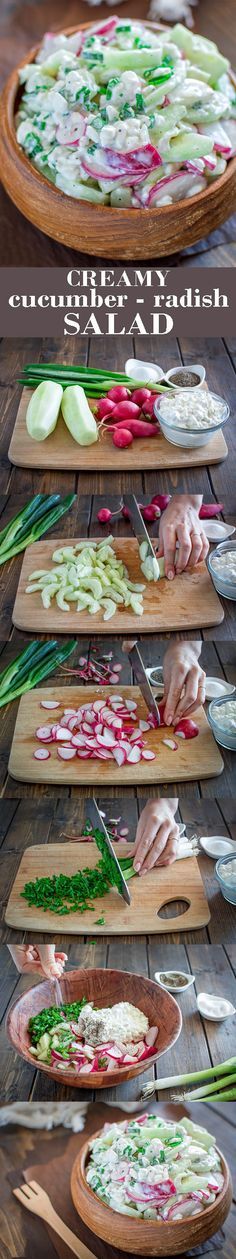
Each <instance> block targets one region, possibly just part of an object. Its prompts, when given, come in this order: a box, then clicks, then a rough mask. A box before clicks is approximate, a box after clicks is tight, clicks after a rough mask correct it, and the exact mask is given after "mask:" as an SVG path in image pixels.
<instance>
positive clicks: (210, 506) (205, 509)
mask: <svg viewBox="0 0 236 1259" xmlns="http://www.w3.org/2000/svg"><path fill="white" fill-rule="evenodd" d="M220 511H224V503H202V506H201V507H200V511H199V512H198V515H199V517H200V520H206V519H208V520H210V519H211V517H213V516H218V515H219V512H220Z"/></svg>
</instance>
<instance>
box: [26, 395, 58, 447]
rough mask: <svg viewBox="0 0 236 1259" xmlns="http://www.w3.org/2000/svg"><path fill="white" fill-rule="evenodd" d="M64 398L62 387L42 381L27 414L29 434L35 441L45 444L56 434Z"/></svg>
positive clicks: (31, 400)
mask: <svg viewBox="0 0 236 1259" xmlns="http://www.w3.org/2000/svg"><path fill="white" fill-rule="evenodd" d="M62 396H63V389H62V386H61V385H59V384H57V383H56V382H55V381H53V380H46V381H41V384H40V385H37V389H35V390H34V393H33V395H32V398H31V399H30V402H29V405H28V407H27V412H26V428H27V432H28V433H29V437H32V438H33V440H34V441H37V442H43V441H45V440H46V438H47V437H50V434H51V433H53V432H54V428H56V424H57V420H58V416H59V411H60V406H61V401H62ZM47 412H48V418H47V420H46V414H47Z"/></svg>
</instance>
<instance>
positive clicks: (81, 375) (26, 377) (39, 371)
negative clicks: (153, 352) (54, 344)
mask: <svg viewBox="0 0 236 1259" xmlns="http://www.w3.org/2000/svg"><path fill="white" fill-rule="evenodd" d="M52 379H53V380H55V381H56V382H57V383H59V384H60V385H61V386H62V388H63V389H66V387H67V385H72V384H74V385H76V384H77V385H82V388H83V389H84V391H85V393H86V394H88V395H89V397H94V398H100V397H101V395H102V394H103V393H108V391H109V389H111V386H112V385H125V386H126V388H127V389H130V390H133V389H139V388H140V387H141V385H144V386H145V385H146V387H148V389H150V391H151V392H154V393H167V392H169V391H170V386H169V385H168V384H165V385H160V384H159V381H153V380H152V381H149V380H148V379H147V381H144V382H141V381H140V380H135V379H132V377H129V376H126V375H125V373H124V372H109V371H106V369H105V368H104V369H102V368H92V367H84V366H77V365H76V364H75V365H73V366H68V365H66V364H65V365H64V364H59V363H29V364H28V366H27V367H25V368H24V369H23V375H22V376H21V378H20V383H21V384H23V385H26V386H27V387H29V388H34V387H35V386H37V385H38V384H40V383H41V381H45V380H52Z"/></svg>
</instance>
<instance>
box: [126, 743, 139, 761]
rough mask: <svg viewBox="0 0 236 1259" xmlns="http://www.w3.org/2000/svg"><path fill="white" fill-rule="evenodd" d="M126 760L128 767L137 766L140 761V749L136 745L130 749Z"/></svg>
mask: <svg viewBox="0 0 236 1259" xmlns="http://www.w3.org/2000/svg"><path fill="white" fill-rule="evenodd" d="M127 759H128V763H129V765H137V763H138V761H141V749H140V748H139V747H138V746H137V743H135V744H134V747H132V748H131V750H130V752H129V755H128V758H127Z"/></svg>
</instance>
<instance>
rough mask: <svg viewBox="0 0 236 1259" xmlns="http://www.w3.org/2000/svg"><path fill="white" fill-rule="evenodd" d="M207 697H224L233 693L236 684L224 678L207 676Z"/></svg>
mask: <svg viewBox="0 0 236 1259" xmlns="http://www.w3.org/2000/svg"><path fill="white" fill-rule="evenodd" d="M205 687H206V699H223V696H224V695H233V694H234V691H235V686H234V685H233V683H231V682H225V679H224V678H206V684H205Z"/></svg>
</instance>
